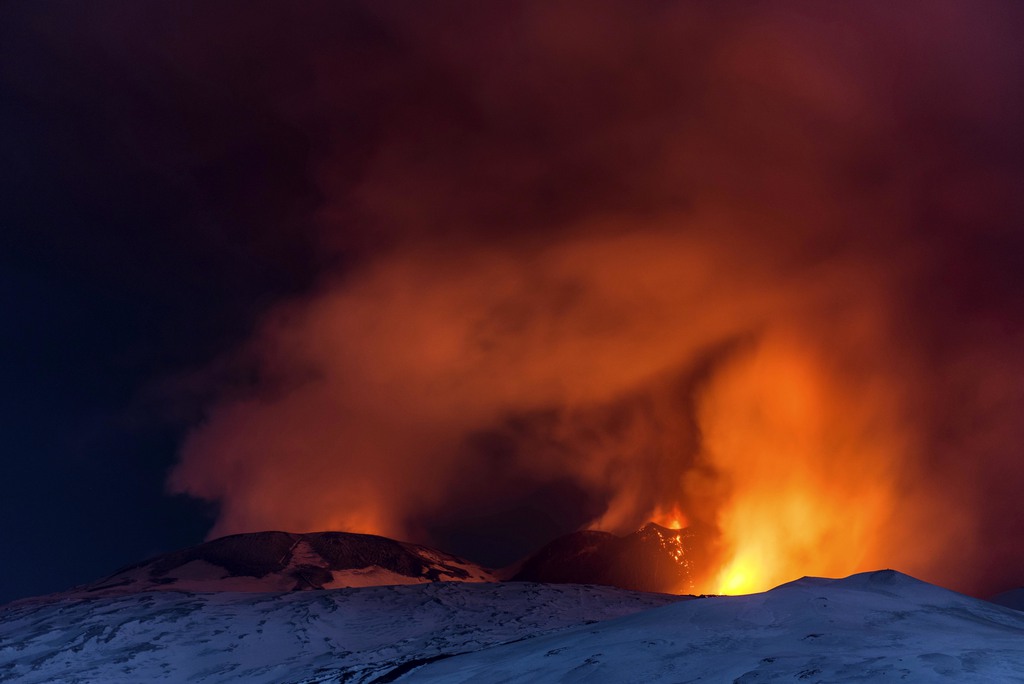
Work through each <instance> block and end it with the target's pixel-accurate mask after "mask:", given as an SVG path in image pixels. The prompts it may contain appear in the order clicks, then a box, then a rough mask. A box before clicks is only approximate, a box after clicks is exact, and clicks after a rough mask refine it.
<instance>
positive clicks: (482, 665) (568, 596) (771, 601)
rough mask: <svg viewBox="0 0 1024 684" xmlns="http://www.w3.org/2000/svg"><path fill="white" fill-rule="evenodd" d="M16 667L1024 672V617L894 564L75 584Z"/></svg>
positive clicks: (591, 682) (718, 676)
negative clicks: (860, 568)
mask: <svg viewBox="0 0 1024 684" xmlns="http://www.w3.org/2000/svg"><path fill="white" fill-rule="evenodd" d="M0 681H4V682H7V681H11V682H25V683H42V682H110V683H115V682H151V681H166V682H185V681H188V682H203V683H207V684H209V683H211V682H247V683H250V682H254V683H260V682H275V683H281V684H288V683H293V684H298V683H299V682H302V683H305V684H311V683H312V682H319V683H320V684H328V683H334V684H340V683H341V682H346V683H354V682H377V683H380V684H383V683H384V682H391V681H400V682H406V681H408V682H445V683H450V682H587V683H588V684H596V683H598V682H616V683H618V682H691V681H700V682H743V683H748V684H749V683H751V682H768V681H794V682H804V681H806V682H889V681H892V682H957V683H960V682H1024V613H1021V612H1018V611H1014V610H1011V609H1008V608H1003V607H1000V606H997V605H994V604H992V603H989V602H986V601H981V600H977V599H972V598H968V597H966V596H963V595H960V594H955V593H953V592H950V591H947V590H944V589H940V588H938V587H935V586H933V585H930V584H926V583H924V582H920V581H918V580H915V579H912V578H910V577H907V576H906V575H901V574H899V573H896V572H892V571H879V572H874V573H865V574H861V575H854V576H852V577H848V578H846V579H842V580H824V579H813V578H805V579H803V580H799V581H796V582H792V583H790V584H786V585H783V586H781V587H778V588H776V589H773V590H772V591H769V592H765V593H763V594H753V595H750V596H739V597H710V598H697V599H690V600H687V599H686V598H685V597H676V596H667V595H658V594H640V593H634V592H628V591H624V590H621V589H614V588H611V587H596V586H579V585H569V584H563V585H538V584H530V583H515V582H513V583H506V584H479V583H466V582H438V583H429V584H419V585H413V586H391V587H366V588H354V589H338V590H328V591H304V592H290V593H278V594H272V593H249V594H243V593H218V594H189V593H180V592H174V591H163V592H142V593H137V594H130V595H121V596H95V595H93V596H88V597H82V596H78V597H74V596H67V595H65V596H63V597H61V596H53V597H47V598H44V599H30V600H26V601H21V602H17V603H14V604H10V605H8V606H6V607H2V608H0Z"/></svg>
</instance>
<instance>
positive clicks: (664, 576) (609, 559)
mask: <svg viewBox="0 0 1024 684" xmlns="http://www.w3.org/2000/svg"><path fill="white" fill-rule="evenodd" d="M707 538H708V537H707V535H705V534H702V533H701V531H699V530H695V529H693V528H686V529H682V530H672V529H668V528H666V527H661V526H660V525H656V524H655V523H648V524H647V525H645V526H644V527H642V528H641V529H639V530H637V531H636V532H633V533H632V534H628V535H625V536H621V537H620V536H617V535H614V534H611V533H609V532H597V531H593V530H584V531H580V532H574V533H572V534H568V535H566V536H564V537H560V538H558V539H555V540H554V541H552V542H551V543H549V544H548V545H546V546H544V547H543V548H542V549H541V550H540V551H538V552H537V553H535V554H534V555H532V556H530V557H529V558H528V559H527V560H526V561H525V562H524V563H523V564H522V566H521V567H520V569H519V571H518V572H517V573H516V574H515V575H514V576H513V577H512V580H513V581H521V582H548V583H554V584H564V583H574V584H603V585H608V586H613V587H619V588H621V589H631V590H634V591H652V592H662V593H675V594H678V593H687V594H689V593H694V582H695V581H696V580H697V579H698V575H699V573H700V570H701V568H705V567H708V561H709V556H710V550H709V548H708V544H707Z"/></svg>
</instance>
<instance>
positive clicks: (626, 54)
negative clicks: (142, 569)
mask: <svg viewBox="0 0 1024 684" xmlns="http://www.w3.org/2000/svg"><path fill="white" fill-rule="evenodd" d="M346 7H347V8H348V9H347V10H346V12H345V13H344V16H340V17H339V16H331V17H327V18H326V19H323V17H321V15H320V14H319V13H320V12H326V11H327V10H326V9H319V10H318V9H316V8H313V7H312V6H311V8H307V9H306V10H304V11H303V12H304V13H305V14H304V16H297V17H296V16H293V17H289V18H288V21H286V22H284V28H281V29H277V28H276V24H274V23H272V22H269V21H263V20H257V19H255V18H246V19H245V20H244V21H243V23H242V24H241V27H240V28H239V27H235V28H234V30H233V32H232V33H231V40H230V41H229V45H230V46H231V47H232V48H233V49H237V50H238V51H239V54H243V55H244V54H250V51H252V50H255V49H256V48H255V45H256V44H257V41H256V40H255V36H256V35H259V34H261V32H262V31H268V32H276V33H274V35H276V40H275V46H276V48H277V49H280V50H282V55H283V56H282V62H283V66H281V69H282V70H283V71H284V72H286V73H289V78H283V77H282V78H279V79H274V80H272V81H268V85H267V86H266V88H265V89H264V90H260V91H259V95H258V97H260V98H266V99H267V100H268V101H269V102H270V103H271V105H272V106H273V107H274V108H275V110H276V111H278V112H279V113H280V116H282V117H284V118H285V119H286V120H288V121H291V122H294V125H295V126H296V128H297V129H298V130H302V131H305V132H306V134H307V135H309V136H310V146H311V148H313V149H315V150H316V155H315V161H314V162H313V163H312V166H311V167H310V169H309V171H310V173H311V174H312V176H313V177H314V178H315V179H316V182H317V183H318V187H319V193H320V195H321V196H322V198H323V201H322V203H321V205H320V206H319V207H318V208H317V210H316V213H315V216H314V218H313V219H312V225H313V229H314V230H315V233H316V235H317V240H318V244H319V246H320V247H319V248H320V250H321V251H322V252H323V253H325V254H329V255H333V258H332V259H325V263H326V264H328V265H327V266H326V267H325V268H324V269H323V270H322V272H321V274H320V279H319V281H318V282H319V285H318V286H317V287H316V288H314V289H313V291H311V292H310V294H308V295H307V296H303V297H298V298H295V299H293V300H290V301H286V302H283V303H281V304H279V305H278V306H277V307H275V308H274V309H273V310H272V311H270V312H268V314H267V315H266V316H265V317H264V319H263V321H262V323H261V324H260V325H259V327H258V329H257V331H256V332H255V333H254V335H253V337H252V339H251V340H250V341H249V343H248V344H247V345H246V346H245V349H244V350H243V351H242V352H240V355H241V357H242V358H244V359H247V362H248V363H250V364H251V365H252V371H253V373H254V377H255V378H256V381H255V382H254V383H251V384H249V385H246V386H243V387H237V386H233V387H227V388H223V389H218V396H217V397H216V398H215V399H214V400H213V401H211V402H210V404H209V406H208V410H207V412H206V418H205V420H204V421H203V422H202V423H201V424H200V425H197V426H196V427H195V428H194V429H193V430H192V432H191V434H190V435H189V437H188V439H187V441H186V442H185V445H184V447H183V449H182V452H181V460H180V463H179V464H178V466H177V467H176V469H175V470H174V472H173V474H172V476H171V479H170V487H171V489H172V490H173V491H176V492H185V493H188V494H191V495H193V496H196V497H201V498H204V499H209V500H212V501H217V502H219V504H220V506H221V516H220V518H219V520H218V522H217V525H216V527H215V528H214V530H213V531H212V532H211V534H213V535H219V534H224V533H231V532H241V531H249V530H257V529H268V528H276V529H288V530H292V531H307V530H315V529H348V530H359V531H371V532H378V533H382V534H388V535H392V536H395V537H399V538H412V539H413V540H415V541H424V542H433V543H443V542H444V541H445V540H453V539H460V540H464V541H463V542H462V543H465V544H466V548H465V549H457V550H461V551H463V552H464V553H465V552H467V551H469V552H470V553H471V551H472V548H471V547H472V542H469V541H465V540H466V539H468V538H470V537H472V536H473V534H470V533H469V532H468V531H467V530H475V531H478V532H474V534H476V533H479V534H487V533H488V530H490V531H491V532H493V531H494V530H500V529H504V530H505V531H504V532H502V534H506V535H508V537H509V538H510V539H514V540H517V541H516V543H519V544H521V545H522V547H521V548H519V549H516V550H517V551H525V550H528V545H530V546H532V545H533V542H536V541H544V540H543V539H536V540H533V539H530V532H529V531H525V532H524V530H523V529H522V528H521V527H520V528H517V527H516V525H515V521H514V520H513V521H512V522H510V518H516V519H518V520H523V521H528V522H529V524H530V525H535V526H536V528H537V532H536V534H537V535H551V534H554V533H556V532H558V531H565V530H568V529H572V528H573V527H579V526H588V525H596V526H602V527H605V528H608V529H617V530H624V529H628V528H629V527H631V526H635V525H637V524H639V523H641V522H643V521H644V520H645V519H647V518H648V517H649V516H650V515H651V514H652V513H653V512H654V511H656V510H658V509H666V508H669V507H672V506H678V507H679V508H681V509H682V510H683V511H684V512H685V514H686V515H687V517H688V518H689V520H690V521H691V522H693V523H701V524H704V525H707V526H709V527H710V528H711V529H715V530H718V531H719V532H720V533H721V534H722V537H723V544H725V545H730V544H732V545H739V544H742V540H740V539H738V538H734V537H733V536H730V534H731V533H730V532H729V529H732V528H734V527H737V526H740V527H742V519H743V516H745V515H754V516H756V515H757V514H758V513H757V512H758V511H763V510H764V506H768V507H771V506H775V507H776V508H777V509H779V510H780V512H779V516H780V517H781V518H785V517H786V516H793V520H795V521H800V520H804V521H805V522H804V523H803V524H802V525H801V524H800V523H799V522H796V523H794V524H796V525H797V527H798V528H799V529H801V530H803V531H806V539H801V540H798V542H795V546H794V549H793V552H792V553H793V554H794V555H793V558H792V559H791V560H792V561H793V562H794V563H796V562H798V561H800V562H805V563H806V564H808V565H810V566H811V567H809V568H808V570H807V572H806V573H805V574H812V573H816V572H821V573H822V574H824V573H827V572H841V571H843V570H845V569H849V570H850V571H853V570H857V569H864V568H863V567H861V566H869V567H870V566H871V565H872V564H878V565H887V566H896V567H900V568H901V569H903V570H906V571H909V572H912V573H917V574H919V575H922V576H924V577H925V578H926V579H931V580H933V581H937V582H941V583H943V584H946V585H948V586H954V587H957V588H961V589H966V590H969V591H983V590H985V589H987V588H996V587H998V585H999V584H1000V582H1003V583H1005V582H1007V581H1018V582H1019V579H1017V580H1012V579H1011V578H1012V577H1013V576H1014V575H1013V573H1014V572H1016V570H1013V568H1018V569H1019V567H1020V561H1021V560H1022V558H1021V555H1020V551H1019V550H1018V547H1017V545H1016V543H1015V542H1014V541H1013V540H1016V539H1019V538H1020V535H1021V533H1022V532H1024V527H1022V526H1024V514H1022V512H1021V508H1020V506H1019V504H1018V503H1017V496H1016V492H1015V491H1013V489H1014V487H1013V485H1012V484H1010V483H1013V482H1019V481H1020V478H1021V476H1022V475H1024V472H1022V471H1024V466H1021V465H1020V464H1021V463H1022V462H1024V461H1022V459H1020V458H1019V449H1020V447H1019V445H1020V444H1022V443H1024V441H1022V439H1021V438H1022V437H1024V434H1021V433H1022V432H1024V429H1022V428H1021V427H1020V425H1021V422H1020V421H1019V420H1018V419H1017V418H1018V417H1019V416H1020V414H1021V411H1022V410H1024V396H1022V392H1021V390H1020V387H1019V385H1020V383H1019V382H1016V380H1015V379H1016V378H1019V377H1022V375H1021V371H1024V368H1022V366H1024V358H1022V356H1021V353H1020V351H1019V349H1021V345H1020V342H1021V333H1022V330H1024V325H1022V324H1024V311H1022V307H1021V302H1022V301H1024V298H1022V297H1021V295H1022V294H1024V291H1022V290H1024V275H1021V274H1022V273H1024V269H1022V268H1021V266H1024V264H1021V263H1020V256H1019V255H1020V254H1022V253H1024V251H1022V249H1021V248H1022V247H1024V244H1022V243H1024V238H1022V237H1021V234H1020V228H1019V226H1020V225H1021V223H1020V220H1021V218H1024V207H1022V201H1021V199H1020V197H1021V193H1020V183H1021V180H1022V179H1024V154H1022V152H1024V149H1022V147H1024V145H1022V140H1021V136H1020V133H1019V132H1018V127H1017V126H1016V123H1017V122H1018V121H1019V120H1020V118H1021V114H1022V113H1024V92H1022V89H1024V86H1022V84H1024V79H1021V78H1020V76H1021V75H1022V73H1024V68H1022V67H1024V55H1022V48H1021V47H1020V45H1019V41H1017V40H1016V38H1015V36H1016V35H1019V30H1020V29H1021V28H1022V23H1024V16H1022V15H1021V12H1020V10H1019V9H1018V8H1017V7H1016V6H1015V5H1014V4H1012V3H997V2H993V3H966V2H963V3H958V2H949V3H937V4H936V3H920V4H918V3H912V4H910V5H906V4H904V5H901V6H900V7H898V8H891V7H888V6H885V5H883V4H882V3H859V4H857V5H856V6H846V7H836V6H828V7H826V6H822V5H820V4H813V3H781V4H780V3H771V4H768V3H749V4H743V5H729V6H725V5H723V4H721V3H661V2H642V3H636V2H599V3H577V2H555V3H551V2H543V3H522V4H517V5H515V6H514V7H507V8H496V7H493V6H490V7H485V6H477V5H474V4H471V3H439V4H436V3H435V4H432V5H431V6H429V7H427V6H422V5H418V4H415V3H408V4H406V3H374V4H372V5H365V6H362V5H355V4H353V5H350V6H346ZM322 19H323V20H322ZM220 20H221V18H218V21H220ZM321 20H322V21H321ZM247 22H249V23H247ZM215 25H217V26H219V25H221V24H219V23H215ZM250 26H255V27H257V28H258V29H259V30H258V31H256V30H252V31H247V30H246V29H247V27H250ZM334 30H337V31H339V32H341V33H340V35H341V37H340V38H338V39H337V40H333V39H332V35H333V31H334ZM214 33H215V32H214ZM307 33H308V34H309V35H310V36H311V38H310V39H309V40H308V41H307V40H306V36H307ZM173 50H177V51H178V52H180V53H181V55H182V56H180V59H182V60H184V62H183V63H184V64H186V65H196V66H187V67H186V69H193V68H194V69H198V68H199V66H201V65H204V64H206V63H207V62H212V63H215V64H224V63H230V60H227V62H225V61H222V60H220V59H219V58H218V56H217V55H214V54H212V53H211V52H209V51H208V50H207V48H205V47H202V45H200V46H199V47H197V46H196V45H188V46H180V45H179V46H175V47H173ZM175 54H178V53H175ZM289 69H294V70H296V71H295V74H292V73H291V72H289ZM275 73H276V72H275ZM292 75H297V76H296V77H295V78H291V76H292ZM298 76H301V78H299V77H298ZM226 78H229V79H230V78H242V76H240V75H238V74H235V75H233V76H231V75H229V76H227V77H226ZM823 488H824V495H825V498H827V499H828V500H829V501H831V502H832V504H834V507H835V509H834V510H832V509H829V510H828V511H827V513H828V515H826V516H819V515H818V513H817V512H816V509H814V505H813V502H804V503H801V501H800V496H797V495H795V494H793V492H807V491H818V492H819V494H821V491H822V490H823ZM740 498H743V500H744V501H748V502H749V501H753V502H761V505H762V507H761V508H757V507H756V506H755V507H754V508H749V509H745V508H744V507H743V506H740V505H738V504H737V502H738V501H739V499H740ZM762 500H763V501H762ZM566 502H571V504H572V505H566ZM805 504H806V505H805ZM787 506H788V508H787ZM781 509H786V510H785V511H782V510H781ZM790 509H792V510H790ZM817 517H824V518H827V520H823V521H821V522H820V525H819V521H817V520H815V519H816V518H817ZM812 520H813V521H814V522H813V524H812V523H811V522H810V521H812ZM503 526H504V527H503ZM835 538H839V539H840V540H842V541H843V542H844V544H845V545H846V546H847V547H849V546H851V545H853V546H857V547H858V553H857V554H855V556H856V557H854V558H851V557H850V556H849V554H847V555H846V556H844V557H842V558H839V557H837V558H831V557H829V553H828V552H827V551H822V552H821V554H820V555H821V556H822V557H819V558H816V559H815V558H810V557H808V558H804V557H803V556H802V555H801V554H810V553H811V550H812V549H814V548H819V547H820V542H821V540H822V539H835ZM801 544H803V546H801ZM495 559H496V560H497V556H495ZM801 559H802V560H801ZM501 560H503V561H508V560H512V558H504V559H501Z"/></svg>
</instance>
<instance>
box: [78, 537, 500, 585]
mask: <svg viewBox="0 0 1024 684" xmlns="http://www.w3.org/2000/svg"><path fill="white" fill-rule="evenodd" d="M353 571H354V572H353ZM371 571H375V572H380V571H383V572H384V573H389V574H386V575H383V576H382V581H385V580H386V581H387V583H392V584H394V583H412V582H438V581H468V582H473V581H477V582H479V581H493V580H494V579H495V578H494V577H493V576H492V575H491V573H490V572H489V571H488V570H486V569H485V568H482V567H480V566H477V565H476V564H474V563H472V562H470V561H467V560H464V559H461V558H458V557H456V556H452V555H450V554H446V553H443V552H441V551H436V550H434V549H429V548H427V547H424V546H419V545H416V544H408V543H404V542H399V541H395V540H394V539H389V538H387V537H380V536H377V535H371V534H355V533H349V532H311V533H305V534H296V533H290V532H252V533H246V534H235V535H231V536H227V537H221V538H219V539H214V540H212V541H209V542H206V543H203V544H199V545H198V546H193V547H189V548H186V549H181V550H178V551H172V552H170V553H166V554H163V555H160V556H156V557H154V558H150V559H148V560H145V561H142V562H140V563H134V564H132V565H129V566H127V567H124V568H121V569H120V570H118V571H116V572H115V573H113V574H112V575H110V576H109V577H107V578H106V579H104V580H101V581H99V582H96V583H93V584H89V585H85V586H83V587H79V588H78V589H77V590H78V591H85V592H90V593H93V592H105V591H110V590H115V591H117V590H121V591H140V590H148V589H161V588H164V589H179V588H180V589H184V590H203V589H202V588H199V587H200V584H199V583H203V584H202V587H206V585H209V584H210V583H211V582H212V583H217V582H222V583H223V584H224V588H225V590H231V588H233V587H239V586H244V587H246V589H247V590H256V591H258V590H260V588H261V587H262V588H263V589H264V590H268V591H271V590H282V591H288V590H301V589H320V588H324V587H325V585H328V584H330V583H332V582H334V583H335V586H338V585H339V583H340V585H341V586H344V585H345V578H349V579H351V578H352V577H358V578H359V580H360V584H354V585H353V586H361V585H362V583H365V582H367V581H369V583H374V582H373V581H372V580H367V573H369V572H371ZM231 579H241V580H262V581H263V582H262V584H260V583H258V582H248V584H244V585H240V584H238V583H237V582H235V583H234V584H232V583H231V582H230V580H231Z"/></svg>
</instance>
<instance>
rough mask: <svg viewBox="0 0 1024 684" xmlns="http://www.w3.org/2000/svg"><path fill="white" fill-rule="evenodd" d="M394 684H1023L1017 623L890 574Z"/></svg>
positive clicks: (554, 643) (808, 587) (639, 624)
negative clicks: (776, 683) (786, 683)
mask: <svg viewBox="0 0 1024 684" xmlns="http://www.w3.org/2000/svg"><path fill="white" fill-rule="evenodd" d="M331 681H337V680H331ZM402 681H410V682H445V683H446V684H450V683H453V682H480V681H487V682H691V681H701V682H744V683H749V682H768V681H807V682H889V681H893V682H958V683H960V682H986V683H991V682H1024V615H1022V614H1021V613H1019V612H1015V611H1012V610H1009V609H1006V608H1001V607H999V606H995V605H993V604H991V603H988V602H986V601H981V600H977V599H972V598H968V597H966V596H963V595H960V594H955V593H953V592H950V591H947V590H945V589H940V588H938V587H935V586H933V585H930V584H926V583H924V582H920V581H918V580H915V579H913V578H911V577H908V576H906V575H902V574H900V573H897V572H892V571H879V572H873V573H865V574H860V575H853V576H851V577H848V578H846V579H842V580H824V579H814V578H805V579H802V580H799V581H796V582H792V583H790V584H786V585H783V586H781V587H777V588H776V589H773V590H771V591H769V592H766V593H763V594H753V595H750V596H738V597H717V598H705V599H698V600H694V601H689V602H686V603H679V604H676V605H671V606H667V607H664V608H659V609H655V610H650V611H646V612H643V613H639V614H636V615H632V616H629V617H625V618H622V619H619V620H613V621H609V622H604V623H600V624H595V625H587V626H582V627H576V628H573V629H569V630H565V631H562V632H559V633H556V634H550V635H547V636H542V637H539V638H537V639H530V640H527V641H522V642H518V643H512V644H506V645H503V646H498V647H495V648H490V649H483V650H480V651H477V652H475V653H471V654H466V655H461V656H456V657H453V658H449V659H445V660H442V661H438V662H434V663H429V664H426V665H424V666H423V667H422V668H418V669H417V670H415V671H414V672H413V673H411V675H410V677H409V678H408V680H406V679H403V680H402Z"/></svg>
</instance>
